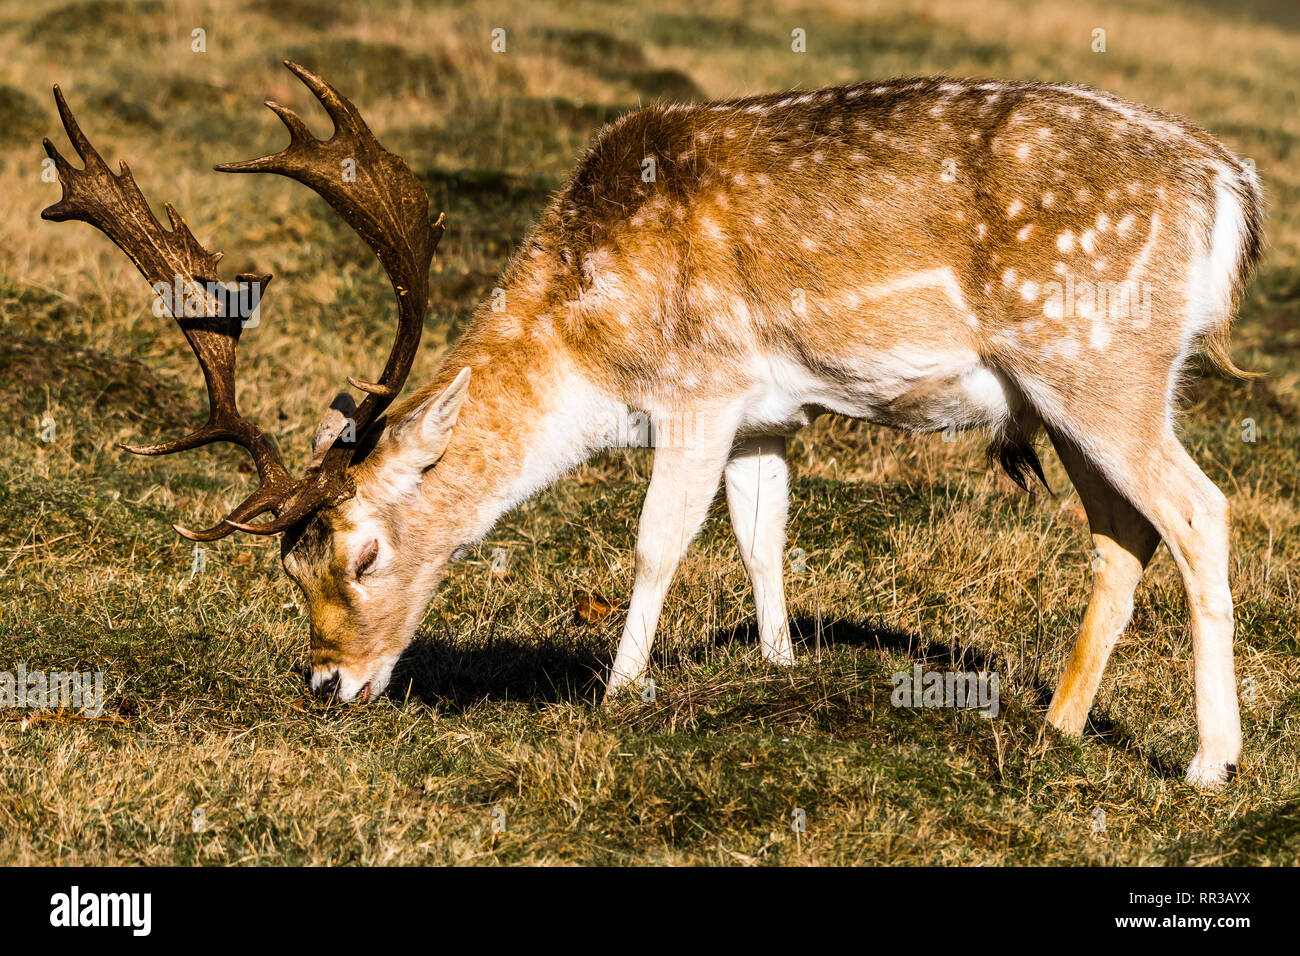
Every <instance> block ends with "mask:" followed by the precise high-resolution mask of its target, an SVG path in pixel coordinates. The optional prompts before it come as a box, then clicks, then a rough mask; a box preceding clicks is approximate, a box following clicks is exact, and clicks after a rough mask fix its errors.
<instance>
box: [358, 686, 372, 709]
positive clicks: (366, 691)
mask: <svg viewBox="0 0 1300 956" xmlns="http://www.w3.org/2000/svg"><path fill="white" fill-rule="evenodd" d="M368 700H370V681H366V682H365V683H364V684H362V685H361V689H360V690H359V691H357V702H358V703H361V704H364V703H365V702H366V701H368Z"/></svg>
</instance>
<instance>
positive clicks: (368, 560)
mask: <svg viewBox="0 0 1300 956" xmlns="http://www.w3.org/2000/svg"><path fill="white" fill-rule="evenodd" d="M377 557H379V542H378V541H373V540H372V541H371V542H370V543H369V544H367V545H366V546H365V547H364V548H362V549H361V553H360V554H359V555H357V563H356V564H355V565H353V568H352V574H353V576H354V577H356V578H357V579H358V580H360V578H361V576H362V575H363V574H365V573H366V572H367V571H369V570H370V568H371V567H372V566H373V565H374V563H375V558H377Z"/></svg>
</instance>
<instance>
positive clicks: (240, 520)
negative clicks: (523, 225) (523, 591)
mask: <svg viewBox="0 0 1300 956" xmlns="http://www.w3.org/2000/svg"><path fill="white" fill-rule="evenodd" d="M285 66H287V67H288V68H289V69H290V70H292V71H293V72H294V73H295V74H296V75H297V76H298V77H299V78H300V79H301V80H302V81H303V82H304V83H305V84H306V85H307V87H308V88H309V89H311V91H312V92H313V93H314V94H315V95H316V97H317V99H319V100H320V102H321V104H322V105H323V106H324V107H325V110H326V112H327V113H328V114H329V115H330V118H331V119H332V120H333V121H334V135H333V136H331V137H330V138H329V139H328V140H323V141H322V140H318V139H316V138H315V137H313V136H312V135H311V133H310V132H308V131H307V128H306V126H305V125H304V124H303V122H302V120H300V119H299V118H298V117H297V116H296V115H295V114H294V113H293V112H292V111H290V110H288V109H285V108H284V107H282V106H280V105H279V104H276V103H267V106H269V107H270V108H271V109H272V110H273V111H274V112H275V114H276V115H277V116H279V117H280V119H281V120H282V121H283V122H284V124H285V126H286V127H288V129H289V135H290V142H289V145H288V147H286V148H285V149H284V150H283V151H282V152H280V153H277V154H276V155H274V156H267V157H263V158H261V159H255V160H250V161H249V162H245V163H227V164H224V165H221V166H218V167H217V169H218V170H220V171H222V172H271V173H278V174H280V175H283V176H289V177H290V178H292V179H296V180H298V181H299V182H301V183H304V184H306V185H307V186H310V187H311V188H312V189H313V190H315V191H316V192H317V193H318V194H320V196H321V197H322V198H324V199H325V201H326V202H328V203H329V204H330V205H331V206H332V207H333V208H334V209H335V211H337V212H338V213H339V215H341V216H342V217H343V218H344V220H345V221H347V223H348V224H349V225H351V226H352V227H353V228H354V229H355V230H356V231H357V232H358V233H359V234H360V235H361V237H362V238H363V239H365V240H366V242H367V244H369V246H370V247H371V249H373V250H374V251H375V252H376V254H377V255H378V256H379V259H380V261H381V262H382V263H383V264H384V268H385V269H386V270H387V272H388V277H389V280H390V281H391V282H392V285H393V290H394V292H395V293H396V295H397V309H398V325H397V337H396V340H395V341H394V343H393V348H392V350H391V352H390V353H389V356H388V360H387V362H385V364H384V369H383V372H382V373H381V375H380V377H379V382H378V383H377V384H370V383H368V382H363V381H359V380H357V379H355V378H351V377H349V379H348V381H349V382H351V383H352V384H353V385H354V386H355V387H356V388H358V389H360V390H362V391H364V392H366V393H367V395H366V398H365V399H364V400H363V401H362V403H361V406H360V407H359V408H358V409H357V410H356V413H355V416H354V418H353V422H354V427H353V428H352V429H351V430H346V429H339V428H333V429H332V430H331V431H332V433H333V434H334V435H335V437H334V439H333V441H332V443H331V444H330V445H329V447H328V448H326V449H320V450H318V451H317V452H316V453H315V454H313V456H312V462H311V464H310V465H309V466H308V468H307V470H306V472H305V473H304V474H303V476H302V477H301V478H300V479H298V480H297V481H294V480H293V479H292V478H290V476H289V474H288V472H287V471H286V470H285V468H284V465H283V464H282V462H281V461H280V458H279V456H278V455H277V454H276V451H275V448H274V446H273V445H272V444H271V443H270V441H269V440H268V439H267V438H266V436H265V435H264V434H263V433H262V432H261V431H259V430H258V429H257V427H256V426H255V425H253V424H252V423H251V422H249V421H247V420H245V419H244V418H242V417H241V416H240V415H239V412H238V410H237V408H236V405H235V386H234V374H235V352H236V346H237V344H238V341H239V333H240V332H241V331H242V328H243V321H242V319H243V317H242V316H241V315H237V314H231V312H230V310H229V309H228V308H226V301H227V300H226V298H225V296H223V295H221V294H220V291H219V290H220V288H221V287H220V286H219V279H218V277H217V268H216V266H217V262H218V260H219V259H220V258H221V257H220V254H213V253H209V252H208V251H207V250H205V249H204V248H203V247H202V246H200V245H199V244H198V242H197V241H196V240H195V239H194V237H193V235H192V234H191V233H190V231H189V229H188V228H187V227H186V226H185V224H184V222H183V221H182V220H181V218H180V217H179V216H177V214H176V212H175V211H174V210H173V209H172V208H171V206H167V207H166V208H167V214H168V216H169V217H170V219H171V223H172V229H171V231H168V230H166V229H164V228H163V227H162V226H161V225H160V224H159V223H158V221H157V219H155V218H154V216H153V213H152V211H150V209H149V205H148V203H147V202H146V201H145V198H144V196H143V195H142V194H141V192H140V190H139V188H138V187H137V186H136V184H135V181H134V180H133V179H132V178H131V174H130V171H129V170H128V169H127V167H126V164H125V163H122V167H121V168H122V171H121V173H120V174H114V173H113V172H112V171H111V170H110V169H109V168H108V166H107V165H106V164H105V163H104V161H103V160H102V159H101V158H100V156H99V154H98V153H97V152H96V151H95V149H94V147H92V146H91V145H90V142H89V141H88V140H87V139H86V137H85V135H84V134H83V133H82V132H81V129H80V127H78V125H77V122H76V120H75V119H74V118H73V116H72V112H71V111H70V110H69V109H68V106H67V103H66V102H65V101H64V99H63V94H62V93H60V92H59V89H58V87H55V89H54V96H55V100H56V102H57V103H58V107H59V115H60V116H61V117H62V119H63V126H64V129H66V130H67V133H68V138H69V140H70V141H71V142H72V145H73V148H74V149H75V150H76V152H77V155H78V156H80V157H81V159H82V161H83V162H84V163H85V168H84V169H82V170H77V169H74V168H73V167H72V166H71V165H70V164H69V163H68V162H67V161H66V160H65V159H64V158H63V157H62V156H60V155H59V153H58V151H57V150H55V148H54V146H53V145H52V144H51V143H50V141H49V140H48V139H46V140H45V150H46V152H47V153H48V154H49V155H50V157H51V158H52V159H53V160H54V162H55V165H56V167H57V168H58V171H59V181H60V183H61V184H62V186H63V197H62V199H61V200H60V201H59V202H58V203H56V204H55V205H53V206H50V207H49V208H48V209H46V210H45V211H44V212H42V213H41V215H42V217H43V218H45V219H50V220H55V221H64V220H68V219H78V220H81V221H83V222H88V223H90V224H91V225H93V226H95V227H96V228H98V229H99V230H101V231H102V232H103V233H104V234H105V235H107V236H108V237H109V238H110V239H112V240H113V242H114V243H116V244H117V245H118V246H119V247H120V248H121V249H122V250H123V251H124V252H125V253H126V254H127V255H128V256H129V257H130V258H131V261H132V262H134V263H135V264H136V267H137V268H138V269H139V270H140V272H141V273H142V274H143V275H144V276H145V278H146V279H148V280H149V281H150V283H151V284H153V285H154V286H155V287H157V286H158V284H159V283H162V284H163V285H164V286H167V287H168V288H183V289H184V290H185V291H186V299H185V301H186V302H187V303H191V302H192V301H193V296H191V295H190V293H197V294H198V301H199V302H200V303H201V306H200V307H199V309H198V311H199V312H200V313H201V314H200V315H197V316H190V315H188V314H185V313H187V312H188V311H189V309H188V308H186V309H182V308H180V307H178V305H177V304H175V303H173V309H172V311H173V314H174V315H175V316H176V320H177V322H178V324H179V325H180V326H181V329H182V331H183V332H184V333H185V337H186V339H187V340H188V341H189V343H190V346H191V348H193V350H194V354H195V355H196V356H197V357H198V360H199V365H200V367H201V368H202V370H203V377H204V380H205V381H206V383H207V388H208V400H209V419H208V423H207V424H206V425H204V426H203V427H202V428H200V429H199V430H198V431H196V432H194V433H193V434H192V435H188V436H186V437H185V438H180V439H177V440H175V441H171V442H164V443H162V444H156V445H143V446H135V445H127V446H125V447H126V448H127V449H128V450H130V451H133V452H135V453H137V454H143V455H161V454H167V453H170V452H176V451H184V450H186V449H189V448H197V447H199V446H200V445H206V444H209V443H211V442H216V441H229V442H233V443H235V444H239V445H242V446H243V447H244V448H246V449H248V451H249V453H250V454H251V455H252V456H253V459H254V461H255V462H256V464H257V470H258V475H259V477H260V478H261V485H260V487H259V488H258V490H257V491H255V492H254V493H253V494H252V495H250V496H249V497H248V498H247V499H245V500H244V501H243V502H242V503H241V504H240V505H238V506H237V507H236V508H235V509H234V510H232V511H231V512H230V514H229V515H227V516H226V518H225V519H223V520H222V521H221V522H220V523H218V524H217V525H214V526H213V527H212V528H208V529H207V530H205V531H199V532H191V531H187V530H186V529H184V528H181V527H180V526H177V527H176V530H177V531H178V532H179V533H181V534H182V535H184V536H186V537H188V538H192V539H194V540H196V541H210V540H214V539H216V538H220V537H224V536H225V535H227V534H229V533H231V532H232V531H234V530H235V529H239V530H242V531H249V532H252V533H254V534H274V533H276V532H279V531H283V530H285V529H286V528H289V527H291V526H293V525H295V524H297V523H298V522H300V521H301V520H303V519H304V518H305V517H307V516H308V515H310V514H311V513H312V512H313V511H315V510H316V509H317V508H319V507H321V506H322V505H324V504H326V503H327V502H330V501H333V500H337V499H339V498H340V497H341V496H345V495H347V494H349V493H350V489H349V487H348V483H347V468H348V465H349V464H350V463H351V461H352V456H353V453H354V451H355V450H356V447H357V445H356V441H355V440H345V439H344V438H343V437H341V435H342V434H348V433H349V432H350V434H351V435H354V436H355V439H359V438H360V437H361V436H362V435H363V434H364V432H365V430H366V428H367V427H368V426H369V425H370V424H371V423H373V422H374V421H375V420H376V419H377V418H378V417H379V415H380V414H381V413H382V412H383V411H384V409H385V408H387V407H388V405H389V404H390V403H391V402H392V400H393V399H394V398H395V397H396V396H397V394H398V393H399V392H400V391H401V389H402V385H403V384H404V383H405V381H406V377H407V375H408V374H409V373H410V370H411V363H412V362H413V361H414V359H415V352H416V349H417V348H418V347H419V343H420V334H421V332H422V331H423V327H424V313H425V310H426V309H427V308H428V281H429V264H430V262H431V261H432V259H433V252H434V249H435V248H436V247H437V245H438V240H439V239H440V238H441V236H442V233H443V231H444V226H443V217H442V216H439V217H438V221H437V222H435V223H430V222H429V203H428V197H427V196H426V195H425V192H424V189H423V187H422V186H421V185H420V183H419V180H417V179H416V178H415V176H414V174H413V173H412V172H411V171H410V169H409V168H408V167H407V166H406V164H405V163H403V162H402V160H401V159H399V158H398V157H396V156H394V155H393V154H392V153H389V152H388V151H387V150H385V149H384V148H383V147H382V146H380V145H379V143H378V141H376V139H375V137H374V134H373V133H371V132H370V129H369V127H367V126H366V124H365V121H364V120H363V119H362V118H361V114H360V113H359V112H357V108H356V107H355V106H353V105H352V103H350V102H349V101H348V100H347V99H346V98H344V97H343V96H342V95H340V94H339V93H338V91H336V90H335V89H334V88H333V87H331V86H330V85H329V84H328V83H326V82H325V81H324V80H322V79H321V78H320V77H318V76H317V75H316V74H314V73H312V72H311V71H310V70H307V69H304V68H303V67H301V66H298V65H297V64H295V63H290V62H288V61H286V62H285ZM237 278H238V281H239V282H240V283H243V284H244V285H246V286H254V285H255V288H254V289H253V294H254V295H255V296H258V297H260V293H261V290H262V289H264V288H265V287H266V284H267V283H268V282H270V280H271V277H270V276H269V275H266V276H256V275H248V274H244V275H240V276H238V277H237ZM196 284H197V285H196ZM331 414H332V415H333V417H335V418H336V417H338V413H331ZM336 424H337V423H336ZM266 511H273V512H274V513H275V515H276V517H275V518H274V519H273V520H271V521H268V522H265V523H263V524H250V523H249V522H250V521H251V520H252V519H253V518H255V517H257V516H259V515H261V514H263V513H264V512H266Z"/></svg>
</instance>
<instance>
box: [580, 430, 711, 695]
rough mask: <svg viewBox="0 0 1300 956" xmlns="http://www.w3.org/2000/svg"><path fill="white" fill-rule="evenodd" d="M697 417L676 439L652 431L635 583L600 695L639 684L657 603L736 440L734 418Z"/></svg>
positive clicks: (700, 519) (665, 432)
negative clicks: (650, 466)
mask: <svg viewBox="0 0 1300 956" xmlns="http://www.w3.org/2000/svg"><path fill="white" fill-rule="evenodd" d="M704 417H705V416H704V415H703V414H701V415H697V416H695V417H694V420H693V422H692V424H691V427H689V428H685V427H681V428H678V429H676V431H677V432H680V434H670V433H669V432H668V430H667V429H661V428H660V427H659V426H658V424H657V425H656V447H655V461H654V468H653V469H652V470H651V473H650V488H649V490H647V491H646V496H645V503H644V504H643V505H642V507H641V523H640V526H639V528H638V530H637V536H636V582H635V583H634V584H633V586H632V601H631V604H630V605H629V606H628V612H627V622H626V623H625V624H624V625H623V637H622V639H621V640H620V641H619V644H618V653H617V655H615V657H614V666H613V668H612V669H611V670H610V675H609V682H608V683H607V684H606V688H605V693H606V694H607V695H610V694H613V693H615V692H616V691H618V690H621V689H623V688H625V687H628V686H629V685H634V684H638V683H640V681H641V678H642V676H643V675H644V674H645V670H646V665H647V664H649V662H650V647H651V644H652V643H653V641H654V634H655V627H656V626H657V625H658V623H659V612H660V611H661V610H662V609H663V604H664V596H665V595H666V594H667V593H668V587H669V585H671V584H672V581H673V575H674V574H676V572H677V565H678V564H679V563H680V562H681V559H682V556H683V555H684V554H685V553H686V549H687V547H688V546H689V545H690V543H691V539H692V538H694V537H695V533H696V532H697V531H698V530H699V529H700V525H701V524H703V523H704V518H705V516H706V515H707V514H708V511H709V505H710V504H712V502H713V497H714V495H715V494H717V491H718V484H719V483H720V481H721V479H722V470H723V468H724V467H725V466H726V463H727V457H728V453H729V452H730V450H731V443H732V440H733V439H734V437H735V423H734V417H733V416H732V415H729V414H727V415H717V416H716V417H713V416H710V417H711V418H712V420H711V421H709V422H704V421H702V419H703V418H704ZM723 422H725V423H726V424H723Z"/></svg>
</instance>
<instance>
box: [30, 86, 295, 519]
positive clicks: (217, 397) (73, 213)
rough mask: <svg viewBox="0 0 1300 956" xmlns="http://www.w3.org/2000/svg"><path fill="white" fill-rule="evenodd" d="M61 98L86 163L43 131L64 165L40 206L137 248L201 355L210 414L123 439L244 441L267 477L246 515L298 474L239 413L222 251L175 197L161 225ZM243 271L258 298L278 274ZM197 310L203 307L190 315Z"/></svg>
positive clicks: (181, 447)
mask: <svg viewBox="0 0 1300 956" xmlns="http://www.w3.org/2000/svg"><path fill="white" fill-rule="evenodd" d="M54 100H55V102H56V103H57V104H58V108H59V116H60V117H61V118H62V120H63V128H64V129H65V130H67V133H68V139H69V141H71V143H72V147H73V149H74V150H76V152H77V155H78V156H79V157H81V160H82V162H83V163H84V167H83V168H82V169H75V168H74V167H73V166H72V164H71V163H69V162H68V161H67V160H66V159H64V158H63V156H62V155H60V154H59V151H58V150H57V149H55V148H54V144H53V143H51V142H50V141H49V139H46V140H45V152H46V153H47V154H48V155H49V157H50V158H51V159H52V160H54V165H55V167H56V168H57V169H58V171H59V182H60V184H61V185H62V186H63V197H62V198H61V199H60V200H59V201H58V202H57V203H55V204H54V205H53V206H50V207H48V208H47V209H45V210H44V211H42V212H41V218H43V219H49V220H52V221H54V222H65V221H67V220H69V219H77V220H80V221H81V222H88V223H90V224H91V225H92V226H94V227H95V228H97V229H99V230H100V231H102V232H103V233H104V234H105V235H106V236H108V238H110V239H112V240H113V242H114V243H116V244H117V246H118V247H119V248H120V249H121V250H122V251H123V252H125V253H126V254H127V256H129V257H130V259H131V261H132V262H134V263H135V266H136V268H137V269H139V270H140V272H141V274H142V275H143V276H144V277H145V278H146V279H148V280H149V283H150V285H152V286H154V288H155V289H158V288H159V286H160V285H161V286H163V287H166V288H167V289H168V290H178V291H180V292H181V297H180V301H177V299H176V297H174V296H173V297H172V298H170V299H166V301H167V303H168V306H169V308H170V310H171V312H172V314H173V315H174V316H175V317H176V321H177V324H179V325H180V327H181V331H182V332H184V333H185V338H186V340H187V341H188V342H189V343H190V348H192V349H193V350H194V354H195V356H196V357H197V358H198V360H199V366H200V367H201V368H202V370H203V380H204V382H206V384H207V389H208V421H207V424H206V425H204V426H203V427H202V428H200V429H199V430H198V431H196V432H194V433H193V434H190V435H187V436H185V437H184V438H178V439H176V440H174V441H169V442H162V443H160V444H154V445H125V446H123V447H125V448H126V449H127V450H129V451H132V452H134V453H135V454H137V455H165V454H169V453H171V452H177V451H185V450H186V449H189V448H198V447H199V446H201V445H208V444H211V443H212V442H218V441H225V442H232V443H234V444H236V445H242V446H243V447H244V448H246V449H247V450H248V452H249V454H251V455H252V456H253V461H254V462H255V463H256V465H257V473H258V476H259V477H260V478H261V485H260V487H259V488H258V489H257V491H255V492H253V494H251V495H249V496H248V498H246V499H245V500H244V501H243V502H242V503H241V504H240V505H238V506H237V507H236V508H235V509H234V510H233V511H231V512H230V515H229V516H228V520H229V521H234V522H242V521H247V520H249V519H251V518H253V517H255V516H256V515H259V514H261V513H262V512H264V511H266V510H268V509H269V508H272V507H274V506H275V504H276V503H277V502H279V501H281V500H282V499H283V498H284V496H285V495H286V494H288V492H289V491H290V490H291V489H292V487H293V481H292V479H291V478H290V477H289V473H288V472H287V471H285V468H284V465H283V464H282V463H281V461H280V457H279V455H278V454H277V453H276V450H275V447H274V446H273V445H272V444H271V442H270V440H269V439H267V437H266V436H265V435H264V434H263V433H262V432H261V431H260V430H259V429H258V428H257V426H256V425H254V424H253V423H251V422H249V421H248V420H246V419H245V418H243V417H242V416H241V415H240V414H239V409H238V407H237V406H236V403H235V351H236V347H237V346H238V344H239V333H240V332H241V331H242V330H243V320H242V317H241V316H239V315H236V314H228V313H229V311H230V310H228V309H227V308H225V307H224V305H225V301H226V300H225V298H224V297H223V296H221V295H219V293H218V291H217V290H219V289H221V288H224V287H223V286H221V284H220V278H219V276H218V273H217V262H218V261H219V260H220V259H221V255H220V253H211V252H208V251H207V250H206V249H204V248H203V247H202V246H201V245H199V243H198V241H197V240H196V239H195V238H194V236H193V234H192V233H191V232H190V230H189V228H188V227H187V226H186V225H185V221H184V220H183V219H181V217H180V216H179V215H177V213H176V210H175V209H173V208H172V207H171V205H170V204H168V205H167V206H166V207H165V208H166V210H167V216H168V218H169V219H170V220H171V229H170V230H167V229H165V228H163V226H162V224H161V223H159V222H158V220H157V219H156V218H155V217H154V214H153V211H152V210H151V209H150V208H149V203H148V202H147V201H146V200H145V198H144V195H143V194H142V193H141V192H140V188H139V187H138V186H137V185H136V184H135V180H134V179H132V178H131V171H130V169H128V168H127V165H126V163H122V164H121V172H119V173H114V172H113V171H112V170H111V169H109V168H108V164H107V163H105V162H104V160H103V158H102V157H101V156H100V155H99V153H98V152H96V150H95V148H94V147H93V146H91V145H90V140H88V139H87V138H86V136H85V134H84V133H82V131H81V127H79V126H78V125H77V121H76V119H75V118H74V117H73V115H72V111H71V110H70V109H69V108H68V104H67V101H66V100H64V98H63V93H62V92H61V91H60V90H59V88H58V87H57V86H56V87H55V88H54ZM238 280H239V281H240V282H241V283H244V284H246V285H251V284H253V283H256V284H257V289H256V290H255V294H257V295H258V296H259V297H260V293H261V289H263V288H265V286H266V284H267V283H268V282H270V281H271V277H270V276H269V275H265V276H254V275H241V276H239V277H238ZM191 311H197V312H199V313H200V314H198V315H192V314H187V312H191ZM176 530H177V531H178V532H179V533H180V534H182V535H184V536H185V537H187V538H191V539H193V540H195V541H211V540H213V539H215V538H220V537H224V536H225V535H227V534H229V533H230V532H231V530H233V528H232V526H231V525H230V524H228V523H227V522H226V521H223V522H221V523H218V524H217V525H215V526H213V527H211V528H208V529H207V530H206V531H198V532H193V531H188V530H186V529H185V528H182V527H181V526H180V525H177V526H176Z"/></svg>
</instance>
